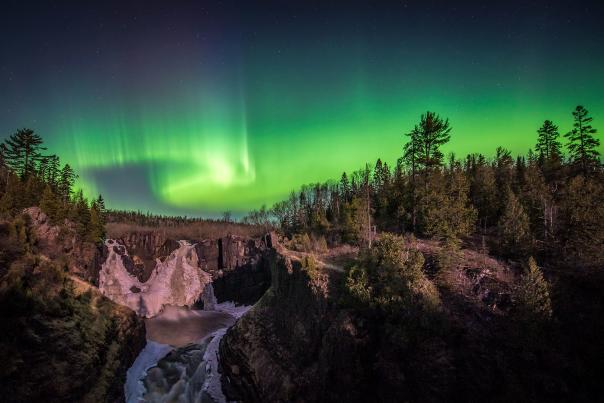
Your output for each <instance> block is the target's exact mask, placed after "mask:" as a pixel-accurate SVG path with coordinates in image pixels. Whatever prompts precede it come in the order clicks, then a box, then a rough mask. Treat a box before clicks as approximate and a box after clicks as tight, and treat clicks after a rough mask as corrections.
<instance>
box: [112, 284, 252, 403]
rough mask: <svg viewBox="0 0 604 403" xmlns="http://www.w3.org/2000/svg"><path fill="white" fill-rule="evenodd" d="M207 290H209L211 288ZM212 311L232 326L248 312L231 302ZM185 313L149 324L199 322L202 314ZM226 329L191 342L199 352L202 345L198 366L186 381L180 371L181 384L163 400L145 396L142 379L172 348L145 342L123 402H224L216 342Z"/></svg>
mask: <svg viewBox="0 0 604 403" xmlns="http://www.w3.org/2000/svg"><path fill="white" fill-rule="evenodd" d="M209 287H210V288H211V284H210V285H209ZM204 306H205V302H204ZM214 308H215V312H216V313H217V314H218V313H223V314H227V315H229V317H231V318H232V319H233V321H232V322H231V321H229V322H230V323H234V321H235V320H236V319H238V318H240V317H241V316H243V315H244V314H245V312H247V311H248V310H249V309H250V307H249V306H235V304H234V303H232V302H225V303H222V304H215V306H214ZM189 312H190V313H189V314H187V313H186V312H185V311H183V310H182V309H181V310H179V311H175V310H174V309H167V310H166V311H165V312H164V313H163V314H162V315H160V316H159V317H158V318H157V319H152V320H168V321H172V322H174V321H179V320H190V319H191V317H194V318H195V319H199V318H200V317H202V318H203V315H202V314H203V312H205V310H204V311H189ZM164 316H166V318H164ZM208 320H211V319H208ZM228 328H229V326H228V325H227V326H224V327H221V328H219V329H218V330H215V331H213V332H212V333H211V334H209V335H205V336H201V337H200V338H199V339H198V340H197V341H196V342H195V344H197V345H199V346H200V348H203V345H206V346H205V351H204V354H203V359H202V361H201V363H200V364H199V365H198V366H197V368H196V369H195V371H194V373H193V374H192V375H191V376H190V377H188V376H187V375H186V374H187V372H186V371H184V370H183V372H182V377H181V380H180V381H178V382H177V383H176V384H174V385H172V387H171V389H170V390H169V392H168V393H166V394H165V395H163V396H158V395H157V392H156V393H154V394H153V396H152V397H147V396H145V393H146V392H147V391H146V389H145V384H144V379H145V377H146V376H147V373H148V370H150V369H151V368H153V367H155V366H156V365H157V363H158V362H159V361H160V360H161V359H162V358H164V357H165V356H166V355H168V353H170V352H171V351H173V350H175V347H173V346H171V345H168V344H161V343H157V342H155V341H151V340H148V341H147V346H146V347H145V348H144V349H143V350H142V351H141V353H140V355H139V356H138V357H137V359H136V361H135V362H134V364H133V365H132V367H131V368H130V369H129V370H128V374H127V379H126V384H125V385H124V394H125V397H126V401H127V402H128V403H139V402H147V401H149V402H168V401H178V402H183V403H185V402H190V403H197V402H201V401H202V400H203V401H204V402H206V401H208V400H210V401H213V402H219V403H222V402H226V398H225V396H224V394H223V392H222V385H221V375H220V373H219V372H218V365H219V362H218V361H219V356H218V348H219V345H220V340H221V339H222V337H223V336H224V335H225V334H226V331H227V330H228ZM183 368H184V364H183ZM156 375H157V374H156Z"/></svg>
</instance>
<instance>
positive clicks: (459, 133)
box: [0, 5, 604, 217]
mask: <svg viewBox="0 0 604 403" xmlns="http://www.w3.org/2000/svg"><path fill="white" fill-rule="evenodd" d="M187 7H188V8H187ZM187 7H184V8H183V10H181V11H178V12H176V14H177V15H175V16H171V17H165V16H164V14H163V12H165V10H160V11H162V12H160V11H158V10H151V11H149V12H148V13H146V14H145V13H144V12H143V13H138V12H135V11H139V10H130V9H129V10H126V11H125V12H124V13H123V15H120V16H118V17H116V16H115V15H113V14H111V13H110V12H109V9H108V10H102V12H99V14H98V15H97V14H92V15H89V14H88V13H87V11H84V10H83V9H81V10H79V11H78V13H79V14H78V15H77V18H76V17H74V19H73V21H71V20H70V21H69V22H68V23H66V25H61V24H59V22H52V21H51V22H48V20H47V19H46V18H47V17H45V16H39V15H37V14H34V15H33V16H31V17H29V18H30V19H26V21H27V22H29V23H31V24H32V25H34V23H38V22H40V21H39V20H38V19H41V20H42V21H43V23H41V26H42V28H40V29H43V28H47V31H48V32H47V39H46V41H47V43H46V45H45V46H42V45H40V46H41V47H40V48H36V47H35V46H34V47H33V49H34V50H32V51H31V53H29V51H28V54H27V55H26V57H24V58H22V59H23V60H21V59H19V60H12V59H11V60H7V61H3V62H2V69H3V72H4V76H3V77H4V78H3V79H2V80H3V81H2V84H3V85H4V86H5V87H6V91H0V106H1V110H0V130H1V132H0V138H5V137H7V136H8V135H10V134H11V133H13V132H14V131H16V129H18V128H20V127H30V128H32V129H34V130H35V131H36V132H37V133H38V134H40V135H41V136H42V137H43V138H44V139H45V141H46V143H47V146H48V149H49V151H50V152H52V153H55V154H57V155H59V156H60V157H61V160H62V161H63V162H64V163H65V162H68V163H70V164H71V165H72V166H73V167H74V169H75V170H76V171H77V172H78V173H79V175H80V180H79V186H81V187H82V189H83V190H84V191H85V194H86V195H87V196H88V197H94V196H96V195H97V194H99V193H101V194H103V196H104V198H105V199H106V201H107V205H108V206H109V207H111V208H120V209H134V210H142V211H151V212H154V213H162V214H187V215H193V216H199V215H203V216H210V217H212V216H218V215H220V213H221V212H222V211H227V210H230V211H233V212H234V213H235V214H236V215H238V214H241V213H243V212H245V211H247V210H250V209H253V208H259V207H260V206H261V205H263V204H267V205H269V206H270V205H271V204H272V203H274V202H276V201H278V200H281V199H283V198H286V197H287V196H288V194H289V192H290V191H292V190H294V189H297V188H298V187H299V186H300V185H302V184H306V183H312V182H320V181H325V180H328V179H334V180H337V179H338V178H339V177H340V175H341V173H342V172H343V171H348V172H350V171H354V170H356V169H359V168H360V167H361V166H363V165H364V164H365V163H366V162H367V163H369V164H371V165H373V164H374V163H375V161H376V159H377V158H381V159H382V160H383V161H386V162H388V164H394V163H395V162H396V159H397V158H398V157H399V156H400V155H401V153H402V147H403V145H404V143H405V141H406V138H405V136H404V133H406V132H408V131H409V130H410V129H411V128H412V127H413V125H414V124H415V123H417V122H418V121H419V117H420V115H421V114H422V113H424V112H425V111H426V110H431V111H435V112H437V113H438V114H440V115H441V116H442V117H447V118H449V119H450V122H451V126H452V127H453V131H452V139H451V142H450V143H449V144H448V145H447V146H446V147H445V150H444V151H445V152H454V153H456V154H457V155H458V156H464V155H465V154H467V153H474V152H476V153H482V154H484V155H485V156H487V157H491V156H492V155H493V154H494V151H495V148H496V147H497V146H503V147H506V148H508V149H510V150H511V151H512V152H513V153H514V154H526V152H527V151H528V149H529V148H531V147H533V146H534V144H535V142H536V131H537V129H538V127H539V126H540V125H541V124H542V123H543V121H544V120H545V119H550V120H553V121H554V123H555V124H557V125H559V127H560V132H561V134H564V133H566V132H567V131H569V130H570V129H571V127H572V114H571V113H572V110H573V109H574V107H575V106H576V105H577V104H582V105H584V106H585V107H586V108H587V109H588V110H589V111H590V113H591V116H592V117H593V118H594V121H593V125H594V127H596V128H597V129H599V132H600V133H601V131H602V130H604V99H603V97H602V94H603V93H604V79H603V78H602V74H601V72H602V71H604V62H603V56H602V55H601V52H600V49H602V48H604V46H602V45H603V44H604V41H603V37H602V32H601V31H602V29H601V27H600V25H599V24H598V23H597V21H593V22H592V21H591V20H589V21H587V22H583V27H584V31H583V32H581V33H577V32H575V30H574V28H573V25H572V24H570V25H568V24H567V25H564V24H563V22H564V21H566V20H564V19H563V18H562V16H563V15H566V14H564V13H563V12H562V11H564V12H566V10H565V9H564V10H557V11H560V13H559V14H558V13H555V12H552V14H551V15H548V16H546V17H543V18H544V20H543V21H542V26H541V27H540V28H539V29H537V28H535V27H532V26H530V24H529V23H530V22H531V21H532V20H531V18H533V17H535V15H536V14H537V15H538V14H539V12H540V11H539V10H532V11H531V10H529V12H528V14H527V15H526V16H524V17H522V18H521V19H520V20H518V18H520V17H518V16H516V17H513V16H509V15H505V14H501V15H500V14H499V11H500V10H496V9H493V10H489V12H487V13H486V15H485V16H484V21H476V20H472V19H469V15H470V14H468V13H467V12H468V10H464V9H459V10H457V11H455V10H453V11H452V10H447V13H445V12H443V14H442V15H441V16H444V17H443V18H445V17H446V18H445V19H443V21H448V20H449V19H452V18H453V19H454V22H455V23H451V24H447V23H442V22H440V21H441V20H438V21H437V22H436V23H435V22H433V21H432V19H429V17H428V16H427V15H428V13H429V11H430V10H427V9H424V8H421V7H416V8H413V9H406V8H399V6H396V7H394V6H392V7H393V10H389V9H387V8H386V7H384V9H374V8H371V7H370V6H363V7H360V8H359V9H358V10H356V9H355V10H349V9H338V8H337V7H335V6H334V8H333V9H331V8H330V9H326V10H323V11H322V13H320V14H321V15H325V16H328V17H330V18H331V17H333V19H329V18H326V19H328V20H329V21H328V22H327V23H325V22H323V21H321V20H320V19H319V20H318V19H317V18H316V16H315V15H314V14H313V13H312V10H310V9H307V8H305V7H304V6H302V5H299V6H291V7H292V10H293V12H292V10H289V11H290V12H288V13H282V12H281V10H279V12H275V10H272V9H270V10H268V11H267V9H263V8H261V10H256V9H253V10H251V9H245V10H241V9H239V8H237V7H236V5H229V6H222V5H220V6H219V5H214V6H213V7H214V8H212V7H210V12H209V13H208V15H207V16H206V15H204V14H202V13H201V10H200V9H198V8H197V7H198V6H192V5H189V6H187ZM365 7H367V8H369V10H367V9H366V8H365ZM493 7H494V6H493ZM55 11H56V10H55ZM59 11H60V10H58V11H56V12H57V13H59ZM269 11H272V12H273V14H270V13H269ZM432 11H433V10H432ZM524 11H526V10H524ZM47 12H51V11H48V10H47ZM104 13H106V14H104ZM246 13H247V14H246ZM99 15H100V16H99ZM133 15H137V16H138V17H137V18H136V19H133V18H132V16H133ZM273 15H276V16H277V17H275V18H282V19H283V21H282V23H279V24H273V25H271V24H269V23H267V21H268V20H270V21H272V19H271V18H272V16H273ZM293 15H295V16H296V17H295V18H293V17H292V16H293ZM581 16H582V15H579V16H577V15H571V16H570V17H568V18H575V19H578V18H579V17H581ZM269 17H270V18H269ZM336 17H337V18H336ZM124 21H126V22H124ZM183 21H184V22H183ZM177 22H178V24H177ZM464 24H465V25H464ZM26 25H27V24H26ZM124 26H125V27H126V28H124ZM10 28H11V25H10V24H9V25H8V27H6V28H5V29H7V30H9V29H10ZM120 30H124V32H121V31H120ZM120 32H121V34H120ZM37 40H38V38H37V37H36V36H35V35H33V34H32V37H31V38H30V37H25V38H21V41H20V46H22V48H23V49H30V48H28V46H33V45H32V43H36V44H37V43H38V42H36V41H37ZM17 45H19V44H17ZM17 45H14V44H13V45H11V44H3V45H2V50H3V51H4V52H5V53H7V54H8V53H9V52H11V51H12V50H13V49H12V48H11V46H17ZM42 60H43V62H40V61H42ZM26 62H29V63H26ZM36 63H38V64H36ZM7 77H8V78H7ZM600 133H599V134H600ZM561 140H562V142H563V143H564V139H563V138H562V139H561ZM601 141H602V140H601ZM602 143H604V141H602ZM602 151H604V150H603V149H602V148H601V152H602Z"/></svg>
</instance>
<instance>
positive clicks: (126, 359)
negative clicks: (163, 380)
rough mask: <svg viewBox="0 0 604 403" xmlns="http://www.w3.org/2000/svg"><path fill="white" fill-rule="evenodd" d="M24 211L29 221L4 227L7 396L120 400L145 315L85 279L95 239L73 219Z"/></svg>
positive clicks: (1, 311)
mask: <svg viewBox="0 0 604 403" xmlns="http://www.w3.org/2000/svg"><path fill="white" fill-rule="evenodd" d="M26 213H27V214H28V215H29V216H30V217H31V219H30V220H28V221H29V222H28V223H27V224H26V225H25V226H23V227H20V228H17V226H19V225H22V224H21V223H22V222H23V221H21V218H16V219H15V221H14V222H12V223H8V224H5V225H7V226H8V227H9V231H7V232H3V233H1V234H0V238H8V239H2V241H3V242H5V241H10V243H11V244H13V245H15V248H14V254H12V256H11V261H10V262H8V267H9V268H8V271H7V273H5V275H3V276H1V277H0V317H1V318H2V322H3V331H2V332H0V354H1V356H2V360H0V361H1V362H0V378H1V382H0V395H1V396H2V399H3V401H8V402H31V401H48V402H65V401H71V402H79V401H82V402H101V401H108V402H109V401H110V402H114V401H121V400H123V384H124V381H125V378H126V371H127V369H128V368H129V367H130V366H131V365H132V362H134V360H135V358H136V356H137V355H138V353H139V352H140V350H141V349H142V348H143V346H144V344H145V329H144V324H143V322H142V321H141V320H140V319H139V318H138V317H137V316H136V314H135V313H134V312H132V311H131V310H129V309H127V308H125V307H122V306H119V305H117V304H115V303H113V302H111V301H110V300H108V299H107V298H105V297H104V296H103V295H101V293H100V292H99V291H98V289H96V287H94V286H92V285H91V284H90V283H88V282H86V281H84V280H82V279H81V277H85V276H84V275H83V274H86V273H92V269H91V268H93V267H94V264H95V262H94V257H95V256H97V255H96V253H97V252H94V251H98V250H99V249H98V248H96V246H94V245H91V244H89V243H87V242H85V241H82V240H81V239H79V238H78V237H77V235H76V234H75V232H74V231H72V228H71V226H70V225H69V223H66V224H65V225H61V226H52V225H50V223H49V222H48V220H47V218H46V216H45V215H44V214H43V213H41V212H40V211H39V209H37V208H31V209H28V210H27V211H26ZM86 250H89V251H93V252H91V254H90V255H86V254H85V253H82V251H86ZM87 256H88V257H89V258H90V259H91V260H86V257H87ZM83 261H86V262H87V266H86V267H83V268H82V267H78V264H79V262H83ZM66 269H67V270H66Z"/></svg>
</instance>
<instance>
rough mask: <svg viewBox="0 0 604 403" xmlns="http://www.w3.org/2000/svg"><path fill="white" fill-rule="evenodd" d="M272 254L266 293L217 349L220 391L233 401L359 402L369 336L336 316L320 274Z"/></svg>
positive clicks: (327, 277)
mask: <svg viewBox="0 0 604 403" xmlns="http://www.w3.org/2000/svg"><path fill="white" fill-rule="evenodd" d="M282 252H283V251H282V250H280V251H278V250H275V249H273V250H271V252H270V253H269V254H267V257H266V259H267V262H268V265H269V266H270V268H271V287H270V288H269V290H268V291H267V292H266V293H265V294H264V296H263V297H262V298H261V299H260V301H258V303H257V304H256V305H255V306H254V307H253V308H252V309H251V310H250V311H249V312H248V313H247V314H246V315H245V316H243V317H242V318H241V319H240V320H239V321H238V322H237V323H236V324H235V326H233V327H232V328H231V329H229V331H228V332H227V334H226V335H225V337H224V338H223V340H222V341H221V344H220V357H221V367H222V372H223V388H224V390H225V394H226V395H227V397H228V398H229V399H231V400H237V401H246V402H263V401H359V400H360V397H361V395H362V393H363V387H364V386H363V381H364V378H363V377H364V376H365V375H364V374H365V372H366V371H364V370H363V357H364V356H365V354H364V353H363V352H364V351H365V350H367V348H368V346H369V344H368V343H369V337H368V334H367V331H366V330H365V329H364V328H363V327H362V325H360V326H359V324H358V323H356V320H355V318H354V317H353V316H351V315H350V314H349V313H348V312H347V311H345V310H340V309H337V307H336V306H335V305H334V301H335V300H337V297H336V296H335V295H334V293H336V292H337V291H336V290H333V289H332V287H331V286H332V284H333V283H335V281H334V279H335V278H336V277H339V276H341V273H340V272H338V271H335V270H329V269H327V268H325V267H318V268H308V267H304V263H303V260H300V259H298V258H297V257H295V256H288V255H287V254H284V253H282Z"/></svg>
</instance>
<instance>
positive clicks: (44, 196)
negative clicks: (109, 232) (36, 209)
mask: <svg viewBox="0 0 604 403" xmlns="http://www.w3.org/2000/svg"><path fill="white" fill-rule="evenodd" d="M45 150H46V148H45V147H43V140H42V138H41V137H40V136H39V135H37V134H35V133H34V132H33V131H31V130H29V129H22V130H19V131H17V132H16V133H15V134H13V135H11V136H10V137H9V139H8V140H6V142H5V143H4V144H1V145H0V151H1V152H0V171H1V172H2V175H0V195H1V196H0V218H2V219H10V218H11V217H14V216H16V215H18V214H19V213H20V212H21V211H22V210H23V209H24V208H27V207H32V206H40V208H41V209H42V211H43V212H44V213H46V215H47V216H48V217H49V218H50V221H51V223H53V224H55V225H57V224H62V223H63V222H64V220H65V219H68V220H69V221H71V222H73V223H75V224H76V226H77V231H78V235H80V236H81V237H82V238H86V239H87V240H90V241H92V242H96V243H100V242H101V241H102V239H103V238H104V236H105V227H104V225H105V204H104V201H103V198H102V197H101V196H99V197H98V199H97V200H94V201H92V202H91V203H90V202H89V201H88V200H86V199H85V198H84V196H83V194H82V191H81V190H80V191H77V192H75V193H74V191H73V188H74V183H75V180H76V178H77V175H76V174H75V173H74V172H73V170H72V169H71V167H70V166H69V164H65V165H64V166H63V167H62V168H60V169H59V167H60V161H59V157H57V156H56V155H43V154H42V152H43V151H45Z"/></svg>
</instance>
